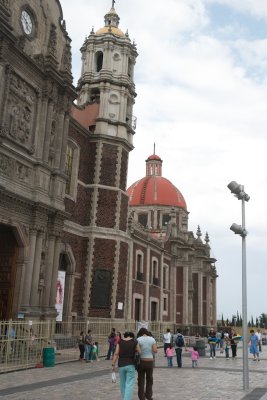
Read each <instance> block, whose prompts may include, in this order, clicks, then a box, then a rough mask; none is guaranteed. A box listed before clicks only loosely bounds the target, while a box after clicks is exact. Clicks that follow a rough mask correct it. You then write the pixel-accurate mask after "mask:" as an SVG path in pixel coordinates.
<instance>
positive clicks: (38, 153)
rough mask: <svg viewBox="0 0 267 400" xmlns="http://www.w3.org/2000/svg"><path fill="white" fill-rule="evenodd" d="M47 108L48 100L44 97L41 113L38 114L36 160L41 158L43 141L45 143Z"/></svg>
mask: <svg viewBox="0 0 267 400" xmlns="http://www.w3.org/2000/svg"><path fill="white" fill-rule="evenodd" d="M47 107H48V98H47V97H44V98H43V100H42V107H41V112H40V114H39V121H40V122H39V137H38V146H37V149H36V156H37V158H42V157H43V151H44V141H45V127H46V118H47Z"/></svg>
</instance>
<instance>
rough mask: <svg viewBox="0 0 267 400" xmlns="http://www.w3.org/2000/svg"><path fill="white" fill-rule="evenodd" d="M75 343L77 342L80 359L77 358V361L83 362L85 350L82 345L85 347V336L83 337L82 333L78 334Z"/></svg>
mask: <svg viewBox="0 0 267 400" xmlns="http://www.w3.org/2000/svg"><path fill="white" fill-rule="evenodd" d="M77 341H78V346H79V350H80V357H79V360H80V361H83V359H84V350H85V348H84V345H85V336H84V333H83V331H82V332H80V335H79V337H78V340H77Z"/></svg>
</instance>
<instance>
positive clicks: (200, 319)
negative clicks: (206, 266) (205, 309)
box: [197, 272, 203, 325]
mask: <svg viewBox="0 0 267 400" xmlns="http://www.w3.org/2000/svg"><path fill="white" fill-rule="evenodd" d="M202 304H203V279H202V273H201V272H199V273H198V315H197V320H198V325H203V313H202Z"/></svg>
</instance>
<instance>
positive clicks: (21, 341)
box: [0, 319, 208, 373]
mask: <svg viewBox="0 0 267 400" xmlns="http://www.w3.org/2000/svg"><path fill="white" fill-rule="evenodd" d="M112 328H115V330H116V332H121V333H123V332H125V331H126V330H127V331H132V332H134V333H137V329H138V323H137V322H135V321H117V320H107V319H89V320H84V321H75V322H55V321H43V322H40V321H23V322H22V321H8V322H0V373H3V372H8V371H14V370H18V369H26V368H33V367H40V366H42V358H43V349H44V348H45V347H54V348H55V363H61V362H66V361H74V360H78V358H79V348H78V338H79V335H80V332H84V333H86V332H88V330H89V329H90V330H91V334H92V338H93V341H94V342H97V343H98V349H99V356H100V357H102V356H105V355H106V354H107V351H108V335H109V334H110V332H111V329H112ZM167 328H169V329H170V330H171V332H175V331H176V325H175V324H170V323H162V322H155V321H154V322H150V323H149V330H150V331H151V332H152V334H153V336H154V337H155V339H156V341H157V343H158V345H159V346H161V345H162V340H163V334H164V333H165V332H166V330H167ZM180 329H181V332H182V333H183V334H184V335H185V336H186V342H187V343H188V344H190V343H192V342H194V335H195V333H196V332H197V333H198V334H199V335H200V336H203V337H204V336H206V335H207V332H208V328H207V327H198V329H197V330H196V328H194V329H193V328H191V327H190V328H188V327H180Z"/></svg>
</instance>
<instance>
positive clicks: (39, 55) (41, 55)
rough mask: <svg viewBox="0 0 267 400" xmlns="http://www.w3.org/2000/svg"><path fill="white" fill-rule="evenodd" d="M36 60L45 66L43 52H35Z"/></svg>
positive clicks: (41, 65)
mask: <svg viewBox="0 0 267 400" xmlns="http://www.w3.org/2000/svg"><path fill="white" fill-rule="evenodd" d="M33 58H34V60H35V61H36V63H37V64H38V65H39V66H40V67H43V66H44V56H43V54H35V55H34V56H33Z"/></svg>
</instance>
